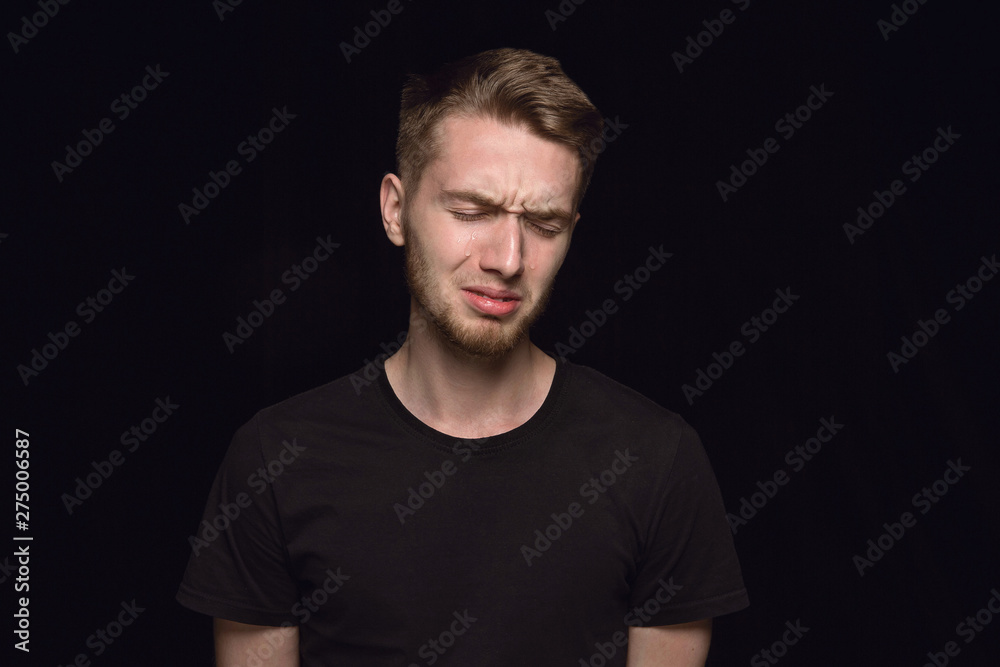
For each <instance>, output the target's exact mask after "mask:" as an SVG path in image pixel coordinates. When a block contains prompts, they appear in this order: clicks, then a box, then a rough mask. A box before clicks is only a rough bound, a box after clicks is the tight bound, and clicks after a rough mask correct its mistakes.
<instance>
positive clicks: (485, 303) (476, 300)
mask: <svg viewBox="0 0 1000 667" xmlns="http://www.w3.org/2000/svg"><path fill="white" fill-rule="evenodd" d="M462 294H464V295H465V299H466V301H468V302H469V303H470V304H471V305H472V307H473V308H475V309H476V310H478V311H480V312H481V313H484V314H486V315H497V316H500V315H509V314H510V313H513V312H514V311H515V310H517V309H518V308H519V307H520V305H521V297H520V296H518V294H517V293H516V292H511V291H509V290H498V289H493V288H490V287H483V286H480V285H472V286H469V287H463V288H462ZM500 299H509V301H501V300H500Z"/></svg>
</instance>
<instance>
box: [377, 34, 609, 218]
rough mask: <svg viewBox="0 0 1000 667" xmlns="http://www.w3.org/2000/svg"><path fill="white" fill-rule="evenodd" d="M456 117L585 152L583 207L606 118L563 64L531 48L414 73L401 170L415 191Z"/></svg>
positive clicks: (407, 89)
mask: <svg viewBox="0 0 1000 667" xmlns="http://www.w3.org/2000/svg"><path fill="white" fill-rule="evenodd" d="M451 114H458V115H463V116H470V117H475V116H483V117H487V118H493V119H495V120H498V121H500V122H502V123H506V124H512V125H517V124H524V125H526V126H527V128H528V130H529V131H530V132H532V133H533V134H535V135H536V136H539V137H541V138H543V139H548V140H551V141H555V142H557V143H560V144H563V145H565V146H567V147H569V148H571V149H573V150H574V151H575V152H577V153H579V156H580V166H581V172H582V173H581V179H580V183H579V184H578V187H577V191H576V193H575V195H576V199H575V201H574V202H573V205H574V206H578V205H579V203H580V201H581V200H582V199H583V194H584V192H586V190H587V185H588V184H589V183H590V177H591V175H592V174H593V173H594V163H595V162H596V160H597V153H598V152H599V151H598V150H595V149H594V148H593V146H600V145H601V142H600V139H601V132H602V130H603V129H604V121H603V120H602V118H601V114H600V112H599V111H598V110H597V108H596V107H595V106H594V105H593V104H592V103H591V101H590V99H589V98H588V97H587V96H586V95H585V94H584V92H583V91H582V90H580V87H579V86H577V85H576V84H575V83H574V82H573V81H572V79H570V78H569V77H568V76H566V74H565V73H564V72H563V70H562V67H561V66H560V65H559V61H558V60H556V59H555V58H551V57H548V56H543V55H540V54H538V53H534V52H532V51H528V50H524V49H509V48H505V49H494V50H491V51H483V52H482V53H478V54H476V55H473V56H468V57H466V58H463V59H462V60H459V61H457V62H454V63H449V64H447V65H445V66H443V67H442V68H441V69H439V70H438V71H437V72H435V73H433V74H430V75H426V76H422V75H418V74H410V75H409V77H408V79H407V82H406V84H405V85H404V86H403V95H402V104H401V105H400V110H399V135H398V136H397V139H396V168H397V170H398V172H399V176H400V178H402V179H403V181H404V182H411V181H412V183H413V187H414V188H416V187H417V186H418V184H419V183H420V179H421V177H422V176H423V173H424V170H425V169H426V168H427V165H428V164H430V163H431V162H432V161H433V160H434V159H435V158H437V156H438V155H439V153H440V138H439V136H438V135H437V130H438V128H439V127H440V125H441V122H442V121H443V120H444V119H445V118H446V117H447V116H449V115H451Z"/></svg>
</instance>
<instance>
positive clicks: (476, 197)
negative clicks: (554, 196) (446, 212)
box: [440, 190, 571, 222]
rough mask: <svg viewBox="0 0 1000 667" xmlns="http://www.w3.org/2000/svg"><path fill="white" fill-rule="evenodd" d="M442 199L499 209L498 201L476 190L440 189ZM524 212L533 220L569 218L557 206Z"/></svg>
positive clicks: (565, 212) (568, 213)
mask: <svg viewBox="0 0 1000 667" xmlns="http://www.w3.org/2000/svg"><path fill="white" fill-rule="evenodd" d="M440 198H441V199H442V200H444V201H447V202H453V201H460V202H467V203H470V204H475V205H477V206H482V207H483V208H490V209H499V208H502V207H501V206H500V202H498V201H496V200H495V199H493V198H492V197H490V196H489V195H487V194H485V193H482V192H478V191H476V190H442V191H441V197H440ZM524 213H525V214H526V215H528V216H529V217H531V218H532V219H534V220H546V221H547V220H563V221H565V222H569V221H570V220H571V215H570V212H569V211H567V210H566V209H563V208H559V207H554V208H553V207H550V206H542V207H540V208H528V207H527V206H525V207H524Z"/></svg>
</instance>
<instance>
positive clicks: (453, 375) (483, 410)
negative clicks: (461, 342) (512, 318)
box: [385, 319, 556, 438]
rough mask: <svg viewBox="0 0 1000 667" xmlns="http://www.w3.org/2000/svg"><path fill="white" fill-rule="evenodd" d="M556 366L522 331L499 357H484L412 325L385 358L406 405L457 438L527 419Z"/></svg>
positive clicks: (544, 393) (479, 434) (486, 433)
mask: <svg viewBox="0 0 1000 667" xmlns="http://www.w3.org/2000/svg"><path fill="white" fill-rule="evenodd" d="M411 321H413V320H412V319H411ZM555 368H556V364H555V360H554V359H552V357H550V356H548V355H547V354H545V353H544V352H542V350H540V349H539V348H538V347H536V346H535V345H534V344H533V343H531V341H530V340H528V338H527V337H525V338H524V339H522V340H521V342H519V343H518V344H517V345H516V346H515V347H514V349H512V350H511V351H510V352H508V353H507V354H505V355H503V356H502V357H496V358H489V359H484V358H477V357H472V356H469V355H468V354H466V353H464V352H462V351H461V350H458V349H456V348H455V347H454V346H453V344H451V343H449V342H448V341H447V340H444V339H443V338H442V337H441V335H440V334H439V333H438V332H437V330H436V329H434V328H433V327H431V326H425V327H420V328H418V329H417V330H416V331H414V329H413V328H411V329H410V332H409V333H408V335H407V338H406V342H405V343H403V345H402V347H400V349H399V351H398V352H396V354H394V355H393V356H392V357H390V358H389V359H388V360H386V362H385V372H386V377H387V379H388V380H389V384H390V385H392V388H393V391H394V392H395V393H396V396H397V397H398V398H399V400H400V402H401V403H402V404H403V405H404V406H405V407H406V409H407V410H409V411H410V412H411V413H412V414H413V415H414V416H416V417H417V419H419V420H420V421H422V422H424V423H425V424H427V425H428V426H430V427H431V428H433V429H435V430H437V431H440V432H442V433H446V434H448V435H452V436H455V437H459V438H481V437H486V436H491V435H498V434H500V433H505V432H507V431H509V430H511V429H513V428H516V427H518V426H520V425H521V424H523V423H524V422H526V421H528V419H530V418H531V416H532V415H533V414H534V413H535V412H536V411H537V410H538V408H539V407H541V405H542V403H543V402H544V401H545V397H546V396H547V395H548V392H549V388H550V387H551V385H552V378H553V377H554V375H555Z"/></svg>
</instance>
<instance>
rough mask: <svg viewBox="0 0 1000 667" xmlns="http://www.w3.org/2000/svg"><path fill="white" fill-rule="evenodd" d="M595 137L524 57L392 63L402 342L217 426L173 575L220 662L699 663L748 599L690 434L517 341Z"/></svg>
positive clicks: (558, 83) (392, 196)
mask: <svg viewBox="0 0 1000 667" xmlns="http://www.w3.org/2000/svg"><path fill="white" fill-rule="evenodd" d="M601 131H602V121H601V116H600V114H599V113H598V111H597V109H595V108H594V106H593V105H592V104H591V103H590V101H589V100H588V99H587V97H586V96H585V95H584V94H583V92H582V91H581V90H580V89H579V88H578V87H577V86H576V85H575V84H574V83H573V82H572V81H570V80H569V79H568V78H567V77H566V76H565V74H563V72H562V70H561V69H560V67H559V63H558V62H557V61H555V60H553V59H551V58H546V57H543V56H539V55H537V54H534V53H531V52H527V51H518V50H513V49H500V50H496V51H488V52H485V53H481V54H479V55H477V56H473V57H471V58H467V59H465V60H463V61H461V62H459V63H456V64H454V65H452V66H448V67H446V68H444V69H443V70H442V71H440V72H438V73H437V74H435V75H434V76H431V77H427V78H421V77H413V78H411V80H410V81H409V83H408V84H407V86H406V88H405V89H404V92H403V102H402V111H401V114H400V130H399V139H398V144H397V160H398V171H399V174H398V175H396V174H387V175H386V176H385V177H384V179H383V180H382V186H381V209H382V222H383V225H384V226H385V231H386V234H387V235H388V237H389V240H390V241H392V242H393V243H394V244H396V245H399V246H403V248H404V250H405V257H406V276H407V282H408V284H409V288H410V293H411V295H412V298H411V305H410V323H411V326H410V329H409V332H408V336H407V339H406V342H405V343H404V344H403V346H402V347H401V348H400V350H399V351H398V352H397V353H396V354H394V355H393V356H392V357H390V358H389V359H387V360H386V362H385V373H384V374H383V375H382V376H380V377H379V378H378V380H377V381H376V382H374V383H371V385H370V386H360V385H358V384H356V382H353V381H352V377H351V376H348V377H344V378H341V379H339V380H336V381H334V382H332V383H330V384H328V385H325V386H323V387H320V388H318V389H314V390H312V391H309V392H306V393H304V394H301V395H299V396H296V397H293V398H291V399H288V400H286V401H284V402H282V403H279V404H278V405H275V406H272V407H271V408H268V409H266V410H263V411H261V412H260V413H258V414H257V415H256V416H255V417H254V419H253V420H251V421H250V422H249V423H248V424H246V425H245V426H243V427H242V428H241V429H240V430H239V431H238V432H237V434H236V436H235V438H234V440H233V443H232V445H231V446H230V449H229V451H228V453H227V455H226V459H225V462H224V463H223V466H222V469H221V470H220V472H219V475H218V477H217V479H216V483H215V485H214V488H213V490H212V495H211V496H210V499H209V502H208V508H207V510H206V520H207V521H208V522H209V523H211V522H212V519H213V518H217V516H218V515H220V514H224V515H225V516H226V517H227V518H228V519H229V521H222V522H216V526H217V527H218V526H223V527H222V528H219V530H218V531H217V534H216V535H215V538H214V539H213V540H211V541H209V540H208V539H203V540H202V541H200V542H196V543H195V545H194V553H193V554H192V556H191V560H190V563H189V565H188V570H187V572H186V574H185V578H184V582H183V584H182V585H181V589H180V592H179V593H178V599H179V600H180V602H181V603H182V604H185V605H186V606H188V607H190V608H192V609H195V610H197V611H200V612H203V613H206V614H210V615H212V616H214V617H215V618H216V623H215V628H216V630H215V634H216V653H217V660H218V664H219V665H220V666H221V667H230V666H231V665H258V664H259V665H299V664H302V665H350V666H351V667H366V666H368V665H371V666H375V665H378V666H382V665H385V666H390V665H392V666H398V667H410V666H422V665H435V664H440V665H460V666H462V667H486V666H497V667H500V666H502V667H510V666H512V665H539V666H543V665H544V666H546V667H549V666H551V665H627V666H628V667H664V666H667V665H670V666H675V665H684V666H688V665H703V664H704V662H705V657H706V654H707V652H708V646H709V638H710V634H711V625H710V624H711V618H712V617H713V616H717V615H720V614H725V613H729V612H732V611H736V610H738V609H741V608H743V607H745V606H746V605H747V596H746V591H745V589H744V587H743V583H742V580H741V575H740V569H739V563H738V561H737V558H736V554H735V551H734V549H733V544H732V537H731V534H730V530H729V526H728V523H727V521H726V519H725V512H724V509H723V506H722V502H721V498H720V494H719V491H718V487H717V485H716V481H715V478H714V475H713V473H712V470H711V467H710V465H709V463H708V460H707V458H706V456H705V452H704V450H703V448H702V446H701V444H700V442H699V440H698V437H697V435H696V434H695V433H694V431H693V430H692V429H691V427H690V426H688V425H687V424H686V423H685V422H684V421H683V420H682V419H681V418H680V417H678V416H677V415H675V414H673V413H671V412H669V411H667V410H665V409H663V408H661V407H659V406H657V405H655V404H653V403H652V402H650V401H648V400H647V399H645V398H643V397H642V396H640V395H639V394H636V393H635V392H633V391H631V390H629V389H627V388H626V387H623V386H621V385H619V384H617V383H615V382H613V381H611V380H609V379H607V378H606V377H604V376H603V375H600V374H599V373H597V372H596V371H593V370H590V369H588V368H585V367H583V366H578V365H576V364H572V363H569V362H566V361H557V360H556V359H553V358H552V357H550V356H548V355H546V354H545V353H544V352H542V351H541V350H540V349H539V348H537V347H536V346H534V345H533V344H532V343H531V341H530V340H529V338H528V328H529V327H530V325H531V323H532V322H533V321H534V320H535V319H536V318H537V317H538V315H539V314H540V313H541V311H542V309H543V308H544V305H545V302H546V299H547V298H548V296H549V293H550V291H551V289H552V284H553V281H554V279H555V276H556V273H557V272H558V270H559V267H560V266H561V264H562V262H563V259H564V258H565V256H566V252H567V251H568V250H569V245H570V238H571V237H572V234H573V230H574V227H575V225H576V223H577V221H578V220H579V217H580V214H579V213H578V208H579V205H580V201H581V198H582V196H583V193H584V190H585V189H586V186H587V183H588V181H589V179H590V175H591V173H592V171H593V168H594V160H595V158H596V155H594V154H593V150H592V148H590V147H592V146H596V145H598V144H597V140H598V139H599V137H600V136H601ZM276 462H280V464H278V463H276ZM264 470H266V471H269V474H262V471H264ZM234 507H236V508H240V509H239V512H238V514H237V512H236V511H235V510H233V508H234ZM203 537H205V536H203ZM276 626H279V627H276ZM300 660H301V663H300Z"/></svg>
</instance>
